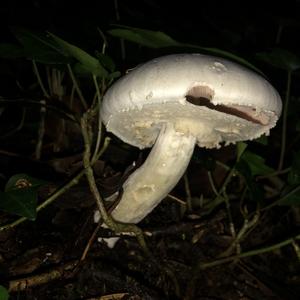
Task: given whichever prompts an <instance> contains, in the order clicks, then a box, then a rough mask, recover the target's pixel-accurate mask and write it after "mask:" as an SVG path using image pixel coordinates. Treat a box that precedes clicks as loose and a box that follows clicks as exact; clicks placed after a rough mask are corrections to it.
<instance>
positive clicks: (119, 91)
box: [101, 54, 282, 245]
mask: <svg viewBox="0 0 300 300" xmlns="http://www.w3.org/2000/svg"><path fill="white" fill-rule="evenodd" d="M281 108H282V104H281V99H280V96H279V95H278V93H277V92H276V90H275V89H274V88H273V87H272V86H271V85H270V84H269V83H268V82H267V81H266V80H265V79H264V78H263V77H261V76H260V75H258V74H256V73H254V72H253V71H250V70H248V69H246V68H245V67H242V66H240V65H238V64H236V63H233V62H230V61H228V60H225V59H222V58H216V57H212V56H206V55H201V54H176V55H169V56H165V57H161V58H158V59H154V60H152V61H150V62H147V63H145V64H143V65H140V66H138V67H137V68H135V69H134V70H133V71H131V72H129V73H128V74H126V75H125V76H124V77H122V78H121V79H119V80H118V81H117V82H116V83H115V84H113V85H112V86H111V87H110V88H109V89H108V91H107V92H106V94H105V95H104V99H103V103H102V107H101V115H102V120H103V122H104V124H105V125H106V128H107V130H108V131H111V132H113V133H114V134H115V135H117V136H118V137H119V138H121V139H122V140H123V141H125V142H127V143H129V144H131V145H134V146H137V147H140V148H145V147H151V146H152V145H153V144H154V143H155V145H154V147H153V148H152V150H151V152H150V154H149V155H148V157H147V159H146V161H145V162H144V164H143V165H142V166H141V167H140V168H138V169H137V170H136V171H135V172H134V173H133V174H131V175H130V176H129V177H128V179H127V180H126V181H125V183H124V184H123V194H122V198H121V200H120V201H119V203H118V204H117V206H116V207H115V208H114V210H113V211H112V217H113V218H114V219H115V220H117V221H120V222H124V223H137V222H139V221H140V220H142V219H143V218H144V217H145V216H146V215H147V214H148V213H149V212H151V211H152V210H153V208H154V207H155V206H157V205H158V204H159V202H160V201H161V200H162V199H163V198H164V197H165V196H166V195H167V194H168V193H169V192H170V191H171V190H172V188H173V187H174V186H175V185H176V184H177V182H178V181H179V179H180V178H181V176H182V175H183V173H184V172H185V170H186V168H187V166H188V164H189V161H190V158H191V156H192V153H193V150H194V147H195V144H198V145H199V146H201V147H207V148H212V147H218V146H219V145H220V143H221V142H225V144H226V143H227V144H228V143H234V142H237V141H242V140H249V139H254V138H257V137H259V136H260V135H262V134H268V133H269V130H270V128H272V127H274V126H275V124H276V121H277V120H278V118H279V116H280V113H281ZM114 242H115V241H113V242H112V244H113V243H114ZM112 244H111V245H112Z"/></svg>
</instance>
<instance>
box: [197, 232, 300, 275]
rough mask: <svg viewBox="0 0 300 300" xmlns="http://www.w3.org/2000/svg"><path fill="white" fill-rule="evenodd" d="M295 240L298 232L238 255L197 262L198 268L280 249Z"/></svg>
mask: <svg viewBox="0 0 300 300" xmlns="http://www.w3.org/2000/svg"><path fill="white" fill-rule="evenodd" d="M296 240H300V234H299V235H297V236H295V237H292V238H290V239H287V240H284V241H282V242H280V243H277V244H274V245H271V246H268V247H264V248H259V249H255V250H251V251H247V252H244V253H240V254H238V255H234V256H230V257H225V258H222V259H218V260H215V261H213V262H208V263H199V264H198V269H200V270H204V269H207V268H211V267H215V266H218V265H222V264H225V263H228V262H232V261H235V260H238V259H241V258H245V257H250V256H254V255H258V254H263V253H267V252H271V251H274V250H277V249H280V248H282V247H284V246H287V245H290V244H293V243H294V242H295V241H296Z"/></svg>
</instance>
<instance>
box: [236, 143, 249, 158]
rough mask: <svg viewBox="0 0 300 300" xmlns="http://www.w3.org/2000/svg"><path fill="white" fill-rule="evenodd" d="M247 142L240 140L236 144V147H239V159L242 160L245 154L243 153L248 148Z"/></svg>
mask: <svg viewBox="0 0 300 300" xmlns="http://www.w3.org/2000/svg"><path fill="white" fill-rule="evenodd" d="M247 146H248V145H247V144H246V143H244V142H238V143H237V144H236V149H237V161H239V160H240V158H241V156H242V155H243V153H244V152H245V150H246V148H247Z"/></svg>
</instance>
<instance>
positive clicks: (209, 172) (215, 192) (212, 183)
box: [207, 171, 219, 197]
mask: <svg viewBox="0 0 300 300" xmlns="http://www.w3.org/2000/svg"><path fill="white" fill-rule="evenodd" d="M207 177H208V181H209V184H210V187H211V189H212V191H213V192H214V194H215V195H216V196H217V197H218V196H219V193H218V191H217V188H216V186H215V183H214V179H213V176H212V173H211V171H207Z"/></svg>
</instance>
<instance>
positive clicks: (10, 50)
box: [0, 43, 25, 58]
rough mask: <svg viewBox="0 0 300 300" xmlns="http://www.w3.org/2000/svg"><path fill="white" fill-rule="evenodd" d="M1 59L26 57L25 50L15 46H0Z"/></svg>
mask: <svg viewBox="0 0 300 300" xmlns="http://www.w3.org/2000/svg"><path fill="white" fill-rule="evenodd" d="M0 57H2V58H21V57H25V52H24V49H23V48H22V47H21V46H19V45H15V44H9V43H2V44H0Z"/></svg>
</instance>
